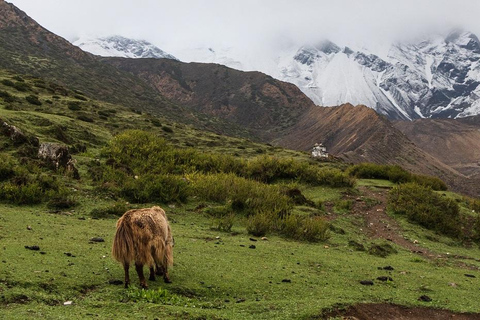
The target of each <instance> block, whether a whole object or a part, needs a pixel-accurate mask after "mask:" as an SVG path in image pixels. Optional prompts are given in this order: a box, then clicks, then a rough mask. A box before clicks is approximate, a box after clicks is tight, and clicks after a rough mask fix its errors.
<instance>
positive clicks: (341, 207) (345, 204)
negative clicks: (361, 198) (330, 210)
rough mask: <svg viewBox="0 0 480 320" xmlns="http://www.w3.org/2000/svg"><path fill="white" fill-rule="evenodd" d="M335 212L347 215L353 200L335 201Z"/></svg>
mask: <svg viewBox="0 0 480 320" xmlns="http://www.w3.org/2000/svg"><path fill="white" fill-rule="evenodd" d="M334 208H335V211H337V212H340V213H349V212H350V211H351V210H352V208H353V200H348V199H346V200H338V201H335V206H334Z"/></svg>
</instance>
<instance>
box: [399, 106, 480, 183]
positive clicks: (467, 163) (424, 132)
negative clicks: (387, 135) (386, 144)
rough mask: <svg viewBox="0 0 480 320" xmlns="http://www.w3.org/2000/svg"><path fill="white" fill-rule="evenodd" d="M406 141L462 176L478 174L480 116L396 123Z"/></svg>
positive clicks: (479, 160) (479, 166)
mask: <svg viewBox="0 0 480 320" xmlns="http://www.w3.org/2000/svg"><path fill="white" fill-rule="evenodd" d="M394 125H395V127H396V128H398V129H399V130H400V131H402V132H403V133H404V134H405V135H406V136H407V137H408V138H410V139H411V140H413V141H415V143H416V144H417V145H418V146H419V147H420V148H422V149H423V150H425V151H426V152H428V153H430V154H431V155H433V156H434V157H436V158H437V159H439V160H441V161H442V162H444V163H445V164H447V165H449V166H451V167H453V168H455V169H456V170H458V171H460V172H462V173H464V174H465V175H472V174H478V173H479V171H480V116H476V117H469V118H463V119H456V120H455V119H421V120H416V121H413V122H406V121H405V122H403V121H401V122H400V121H399V122H395V123H394Z"/></svg>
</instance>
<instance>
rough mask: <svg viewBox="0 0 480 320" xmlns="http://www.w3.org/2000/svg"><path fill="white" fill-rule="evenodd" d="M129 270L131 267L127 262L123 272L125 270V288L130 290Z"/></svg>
mask: <svg viewBox="0 0 480 320" xmlns="http://www.w3.org/2000/svg"><path fill="white" fill-rule="evenodd" d="M128 268H130V265H129V263H128V262H125V263H124V264H123V270H125V288H128V285H129V284H130V275H129V274H128Z"/></svg>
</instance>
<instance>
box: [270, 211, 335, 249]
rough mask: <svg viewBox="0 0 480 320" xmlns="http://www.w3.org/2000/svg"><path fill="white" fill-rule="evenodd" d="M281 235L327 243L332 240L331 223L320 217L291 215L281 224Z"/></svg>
mask: <svg viewBox="0 0 480 320" xmlns="http://www.w3.org/2000/svg"><path fill="white" fill-rule="evenodd" d="M278 223H279V225H280V227H279V228H280V233H281V234H282V235H284V236H286V237H288V238H292V239H296V240H301V241H309V242H316V241H325V240H327V239H329V238H330V231H329V229H330V226H329V223H328V222H327V221H326V220H325V219H323V218H320V217H304V216H298V215H294V214H291V215H289V216H287V217H285V218H284V219H281V220H280V221H279V222H278Z"/></svg>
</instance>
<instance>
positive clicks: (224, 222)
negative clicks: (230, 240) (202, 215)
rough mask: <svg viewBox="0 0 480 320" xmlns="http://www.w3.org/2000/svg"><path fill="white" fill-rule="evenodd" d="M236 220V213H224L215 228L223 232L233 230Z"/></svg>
mask: <svg viewBox="0 0 480 320" xmlns="http://www.w3.org/2000/svg"><path fill="white" fill-rule="evenodd" d="M234 221H235V214H234V213H230V214H227V215H224V216H223V217H220V218H217V220H216V227H215V229H216V230H219V231H223V232H230V231H232V227H233V223H234Z"/></svg>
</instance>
